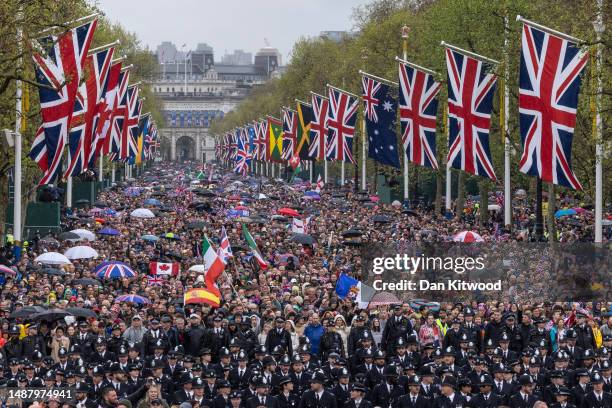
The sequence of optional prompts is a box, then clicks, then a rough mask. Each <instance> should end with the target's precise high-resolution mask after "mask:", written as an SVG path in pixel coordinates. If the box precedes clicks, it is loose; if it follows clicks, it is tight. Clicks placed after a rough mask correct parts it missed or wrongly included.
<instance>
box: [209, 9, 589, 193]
mask: <svg viewBox="0 0 612 408" xmlns="http://www.w3.org/2000/svg"><path fill="white" fill-rule="evenodd" d="M555 33H558V32H556V31H555V32H553V30H550V29H546V28H545V27H542V26H540V25H537V24H535V23H531V22H528V21H526V20H523V29H522V44H521V60H520V75H519V83H520V85H519V86H520V89H519V101H518V106H519V112H520V119H519V125H520V126H519V127H520V134H521V142H522V146H523V153H522V156H521V159H520V163H519V168H520V171H521V172H523V173H525V174H528V175H532V176H536V177H539V178H541V179H542V180H543V181H545V182H548V183H553V184H558V185H562V186H566V187H570V188H573V189H581V188H582V186H581V185H580V182H579V181H578V180H577V178H576V176H575V175H574V173H573V171H572V168H571V148H572V140H573V134H574V127H575V123H576V109H577V105H578V95H579V93H580V75H581V73H582V72H583V70H584V68H585V65H586V63H587V61H588V54H587V52H586V51H585V50H584V49H581V48H580V47H579V46H578V45H577V44H576V43H575V42H573V41H572V40H571V39H570V37H568V36H565V35H562V34H559V35H557V34H555ZM443 45H445V57H446V68H447V81H446V83H447V90H448V99H447V103H446V106H445V107H444V113H445V115H444V116H445V120H444V121H445V122H446V123H445V124H444V125H445V126H446V129H447V133H448V155H447V158H446V162H447V166H448V167H452V168H456V169H460V170H463V171H465V172H467V173H469V174H473V175H478V176H482V177H487V178H489V179H491V180H494V181H495V180H497V176H496V174H495V170H494V166H493V160H492V157H491V151H490V146H489V133H490V128H491V111H492V108H493V99H494V95H495V91H496V86H497V80H498V77H497V75H496V74H495V70H496V67H497V65H498V63H497V62H496V61H493V60H491V59H488V58H486V57H482V56H480V55H478V54H474V53H471V52H468V51H465V50H462V49H460V48H458V47H454V46H452V45H448V44H444V43H443ZM397 61H398V82H397V83H395V82H392V81H389V80H386V79H384V78H379V77H376V76H374V75H371V74H368V73H365V72H361V71H360V73H361V74H362V95H361V96H357V95H354V94H352V93H350V92H347V91H345V90H342V89H339V88H336V87H333V86H331V85H327V95H325V96H324V95H320V94H317V93H314V92H311V94H310V99H311V100H310V103H307V102H303V101H299V100H296V107H295V109H292V108H289V107H283V108H282V119H277V118H275V117H272V116H267V117H266V118H265V119H259V120H257V121H254V122H252V123H249V124H246V125H244V126H243V127H239V128H236V129H234V130H233V131H231V132H227V133H226V134H225V135H224V136H222V137H217V146H216V153H217V158H219V159H221V160H225V161H229V162H233V163H235V166H234V170H235V171H236V172H238V173H241V174H244V175H246V174H247V173H248V170H249V165H250V162H251V161H252V160H259V161H267V162H273V163H287V164H290V165H291V166H292V167H293V168H296V167H297V166H298V165H299V162H300V161H301V160H326V161H340V162H347V163H355V159H354V156H353V139H354V135H355V124H356V120H357V111H358V108H359V102H360V99H361V101H362V103H363V116H364V121H365V128H366V130H367V140H368V143H367V145H368V153H367V156H368V157H369V158H371V159H373V160H376V161H377V162H379V163H382V164H384V165H388V166H392V167H400V160H399V152H398V137H397V134H396V124H397V120H398V118H399V122H400V135H401V137H400V140H401V148H402V149H403V155H404V159H406V160H407V161H408V162H411V163H413V164H415V165H418V166H423V167H429V168H431V169H438V167H439V163H438V160H437V153H436V124H437V115H438V96H439V93H440V89H441V86H442V84H441V83H440V82H439V81H438V80H436V77H437V74H436V73H435V72H433V71H431V70H429V69H427V68H423V67H421V66H418V65H416V64H413V63H411V62H409V61H404V60H401V59H399V58H398V59H397ZM396 88H398V89H397V90H396ZM396 95H397V96H396ZM502 99H503V98H502ZM502 133H505V131H504V130H503V129H502ZM504 136H505V135H504Z"/></svg>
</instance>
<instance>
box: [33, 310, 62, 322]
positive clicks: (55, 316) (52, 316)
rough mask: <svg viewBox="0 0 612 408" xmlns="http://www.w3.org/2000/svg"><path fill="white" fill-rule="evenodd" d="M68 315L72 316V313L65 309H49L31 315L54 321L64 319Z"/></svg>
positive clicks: (38, 318)
mask: <svg viewBox="0 0 612 408" xmlns="http://www.w3.org/2000/svg"><path fill="white" fill-rule="evenodd" d="M66 316H70V313H68V312H67V311H66V310H64V309H48V310H45V311H43V312H38V313H34V314H33V315H31V316H30V319H32V320H42V321H45V322H53V321H55V320H60V319H63V318H64V317H66Z"/></svg>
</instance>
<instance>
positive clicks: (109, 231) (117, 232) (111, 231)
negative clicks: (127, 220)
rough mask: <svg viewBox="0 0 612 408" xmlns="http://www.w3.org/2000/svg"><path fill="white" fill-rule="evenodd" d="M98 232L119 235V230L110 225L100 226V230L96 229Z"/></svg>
mask: <svg viewBox="0 0 612 408" xmlns="http://www.w3.org/2000/svg"><path fill="white" fill-rule="evenodd" d="M98 234H99V235H110V236H115V235H121V233H120V232H119V231H117V230H116V229H114V228H111V227H106V228H102V229H101V230H100V231H98Z"/></svg>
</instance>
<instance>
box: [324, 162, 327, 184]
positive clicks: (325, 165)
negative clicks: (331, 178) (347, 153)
mask: <svg viewBox="0 0 612 408" xmlns="http://www.w3.org/2000/svg"><path fill="white" fill-rule="evenodd" d="M323 163H324V168H323V170H324V173H325V184H327V158H325V161H324V162H323Z"/></svg>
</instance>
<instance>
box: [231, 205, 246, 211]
mask: <svg viewBox="0 0 612 408" xmlns="http://www.w3.org/2000/svg"><path fill="white" fill-rule="evenodd" d="M234 210H245V211H246V210H248V208H247V207H245V206H244V205H238V206H236V207H234Z"/></svg>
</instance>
